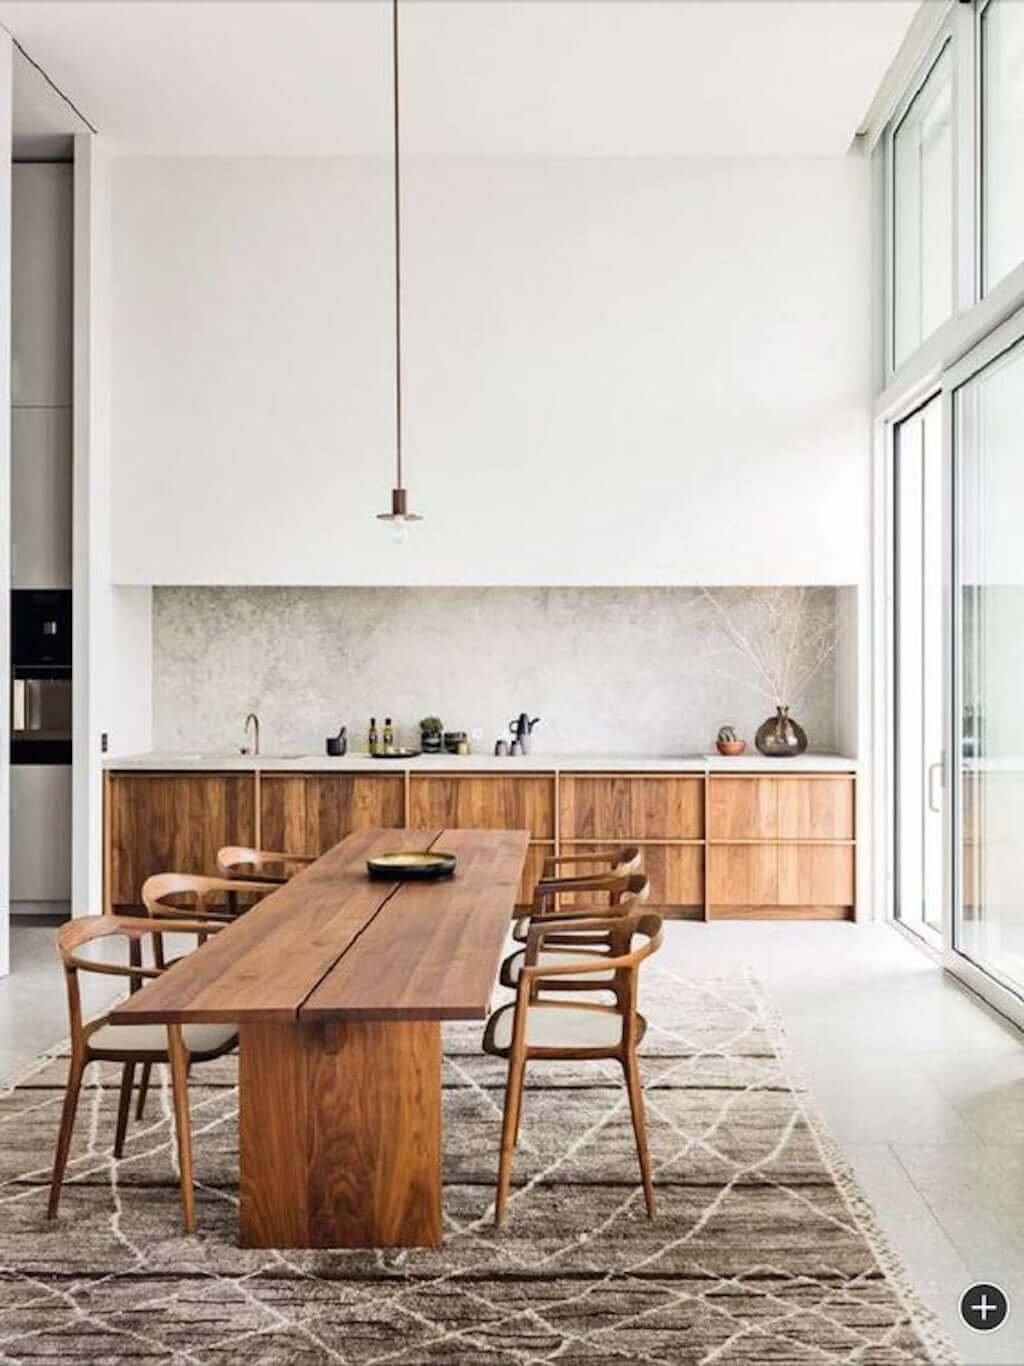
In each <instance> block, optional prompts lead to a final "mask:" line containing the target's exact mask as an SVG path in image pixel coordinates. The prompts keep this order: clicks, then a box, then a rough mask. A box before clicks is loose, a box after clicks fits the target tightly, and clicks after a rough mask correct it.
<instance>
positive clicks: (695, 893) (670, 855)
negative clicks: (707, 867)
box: [562, 841, 704, 908]
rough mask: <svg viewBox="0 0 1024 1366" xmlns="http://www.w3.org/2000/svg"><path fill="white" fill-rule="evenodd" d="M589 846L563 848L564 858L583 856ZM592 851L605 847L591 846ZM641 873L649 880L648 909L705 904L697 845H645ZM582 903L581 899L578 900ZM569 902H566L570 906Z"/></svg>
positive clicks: (700, 850)
mask: <svg viewBox="0 0 1024 1366" xmlns="http://www.w3.org/2000/svg"><path fill="white" fill-rule="evenodd" d="M589 847H590V846H588V845H587V844H585V843H581V842H579V841H573V843H571V844H565V843H563V845H562V852H563V853H566V854H582V853H585V852H586V851H587V849H588V848H589ZM593 847H594V848H595V849H597V848H600V849H604V848H607V845H604V844H600V845H594V846H593ZM643 858H644V863H643V871H644V872H645V873H646V875H647V877H648V878H649V879H650V883H651V895H650V897H649V898H648V905H650V906H653V907H659V906H668V907H673V906H685V907H690V908H692V907H695V906H701V907H702V906H703V904H704V850H703V848H702V847H701V846H700V845H699V844H645V845H644V847H643ZM579 899H580V900H581V901H582V900H583V898H582V897H580V898H579ZM570 903H571V898H569V897H566V898H565V904H566V905H569V904H570Z"/></svg>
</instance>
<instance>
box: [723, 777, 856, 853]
mask: <svg viewBox="0 0 1024 1366" xmlns="http://www.w3.org/2000/svg"><path fill="white" fill-rule="evenodd" d="M708 781H709V782H710V784H711V786H710V790H709V794H708V813H709V814H708V823H709V826H710V831H709V833H710V836H711V838H712V839H780V840H801V839H807V840H813V839H818V840H830V839H852V838H853V830H854V815H853V810H854V802H853V790H854V783H853V779H852V778H849V777H846V776H845V775H842V776H839V777H835V778H832V777H827V778H826V777H813V778H789V777H784V778H776V777H771V778H766V777H742V778H740V777H736V778H722V777H718V776H717V775H716V776H713V777H711V778H710V779H709V780H708Z"/></svg>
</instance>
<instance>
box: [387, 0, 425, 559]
mask: <svg viewBox="0 0 1024 1366" xmlns="http://www.w3.org/2000/svg"><path fill="white" fill-rule="evenodd" d="M391 88H392V98H393V111H394V122H393V130H394V146H393V162H394V190H395V194H394V200H395V214H394V218H395V486H394V488H393V489H392V490H391V511H390V512H378V513H377V520H378V521H379V522H390V523H391V525H392V528H393V531H394V539H395V540H396V541H404V540H405V536H406V531H407V529H408V526H409V523H410V522H421V521H422V520H423V519H422V517H420V516H418V514H417V513H415V512H410V511H409V500H408V496H407V492H406V489H405V487H404V485H403V484H402V162H401V142H400V137H399V133H400V125H399V107H398V0H391Z"/></svg>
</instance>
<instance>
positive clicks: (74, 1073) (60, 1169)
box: [46, 1054, 85, 1219]
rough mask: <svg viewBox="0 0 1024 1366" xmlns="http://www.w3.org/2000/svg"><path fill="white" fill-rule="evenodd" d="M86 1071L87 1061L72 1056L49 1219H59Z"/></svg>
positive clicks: (56, 1156)
mask: <svg viewBox="0 0 1024 1366" xmlns="http://www.w3.org/2000/svg"><path fill="white" fill-rule="evenodd" d="M84 1071H85V1059H84V1058H80V1057H75V1056H74V1054H72V1056H71V1063H70V1065H69V1067H68V1084H67V1089H66V1090H65V1092H64V1108H63V1109H62V1110H61V1115H60V1130H59V1132H58V1134H57V1152H56V1155H55V1157H54V1159H53V1176H52V1177H51V1178H50V1203H49V1206H48V1207H47V1211H46V1217H47V1219H55V1218H56V1217H57V1206H58V1205H59V1204H60V1190H61V1185H62V1184H63V1181H64V1171H65V1169H66V1167H67V1165H68V1153H69V1151H70V1150H71V1135H72V1133H73V1132H74V1128H75V1115H76V1114H77V1113H78V1095H79V1092H80V1091H81V1089H82V1073H83V1072H84Z"/></svg>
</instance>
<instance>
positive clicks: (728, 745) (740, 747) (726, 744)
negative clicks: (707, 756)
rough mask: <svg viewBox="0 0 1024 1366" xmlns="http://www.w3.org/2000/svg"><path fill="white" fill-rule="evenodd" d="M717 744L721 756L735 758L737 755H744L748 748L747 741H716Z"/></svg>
mask: <svg viewBox="0 0 1024 1366" xmlns="http://www.w3.org/2000/svg"><path fill="white" fill-rule="evenodd" d="M715 744H716V745H717V746H718V752H719V754H726V755H729V756H730V757H733V758H734V757H735V756H736V755H737V754H742V753H743V751H744V750H745V749H746V747H747V742H746V740H716V741H715Z"/></svg>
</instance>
